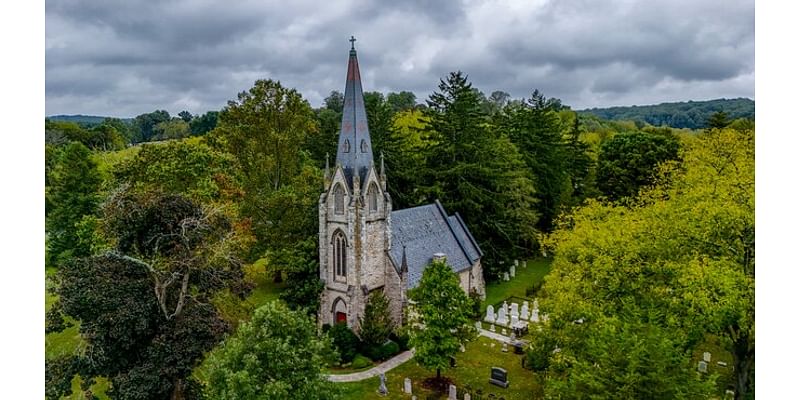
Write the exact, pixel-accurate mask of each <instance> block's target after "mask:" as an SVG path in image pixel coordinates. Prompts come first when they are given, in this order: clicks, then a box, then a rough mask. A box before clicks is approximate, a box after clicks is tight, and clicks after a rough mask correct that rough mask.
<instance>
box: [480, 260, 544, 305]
mask: <svg viewBox="0 0 800 400" xmlns="http://www.w3.org/2000/svg"><path fill="white" fill-rule="evenodd" d="M551 262H553V260H552V259H550V258H537V259H535V260H528V267H527V268H523V267H522V264H521V263H520V266H519V267H517V271H516V276H515V277H514V278H511V280H510V281H508V282H503V281H500V282H494V283H490V284H488V285H486V300H484V302H483V304H481V315H485V314H486V306H488V305H489V304H492V305H496V304H498V303H502V302H503V300H505V299H507V298H509V297H511V296H517V297H525V289H527V288H529V287H531V286H533V284H534V283H536V282H539V281H542V280H544V277H545V275H547V274H548V273H549V272H550V263H551Z"/></svg>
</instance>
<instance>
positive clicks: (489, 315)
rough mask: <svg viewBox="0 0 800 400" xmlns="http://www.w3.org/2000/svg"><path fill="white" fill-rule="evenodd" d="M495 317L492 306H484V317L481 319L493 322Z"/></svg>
mask: <svg viewBox="0 0 800 400" xmlns="http://www.w3.org/2000/svg"><path fill="white" fill-rule="evenodd" d="M496 319H497V317H496V316H495V315H494V306H493V305H491V304H489V305H488V306H487V307H486V318H484V319H483V320H484V321H486V322H488V323H490V324H493V323H494V321H495V320H496Z"/></svg>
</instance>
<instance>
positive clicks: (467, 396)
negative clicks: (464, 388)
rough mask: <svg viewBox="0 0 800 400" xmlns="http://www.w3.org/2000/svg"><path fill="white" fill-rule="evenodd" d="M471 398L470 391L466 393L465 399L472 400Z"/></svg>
mask: <svg viewBox="0 0 800 400" xmlns="http://www.w3.org/2000/svg"><path fill="white" fill-rule="evenodd" d="M471 399H472V396H470V395H469V393H464V400H471Z"/></svg>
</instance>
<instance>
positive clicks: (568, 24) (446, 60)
mask: <svg viewBox="0 0 800 400" xmlns="http://www.w3.org/2000/svg"><path fill="white" fill-rule="evenodd" d="M45 31H46V33H45V36H46V40H45V41H46V53H45V55H46V58H45V67H46V79H45V89H46V113H47V114H48V115H51V114H62V113H65V114H74V113H83V114H99V115H114V116H124V117H128V116H135V115H138V114H141V113H144V112H149V111H152V110H155V109H162V108H163V109H167V110H168V111H170V113H173V114H174V113H177V112H179V111H181V110H184V109H187V110H189V111H191V112H193V113H202V112H205V111H207V110H216V109H220V108H222V107H223V106H224V105H225V104H226V102H227V101H228V100H230V99H234V98H235V97H236V94H237V93H238V92H241V91H243V90H247V89H248V88H249V87H251V86H252V84H253V82H254V81H255V80H256V79H259V78H272V79H276V80H280V81H281V82H282V83H283V84H284V85H286V86H291V87H295V88H297V89H298V90H299V91H300V92H301V93H302V94H303V95H304V96H305V97H306V98H308V99H309V101H311V103H312V104H313V105H315V106H317V105H320V104H321V102H322V99H323V98H324V97H325V96H326V95H327V94H328V93H329V92H330V91H331V90H342V89H343V87H344V75H345V69H346V61H347V50H348V48H349V43H348V42H347V38H349V37H350V35H351V34H352V35H355V36H356V37H357V38H358V42H357V43H356V46H357V47H358V50H359V61H360V63H361V67H362V79H363V81H364V87H365V90H379V91H383V92H387V91H400V90H410V91H413V92H414V93H416V94H417V97H418V98H419V99H420V100H423V99H424V98H426V97H427V96H428V95H429V94H430V93H431V92H432V91H433V90H435V89H436V86H437V84H438V82H439V79H440V78H442V77H444V76H445V75H446V74H447V73H448V72H450V71H455V70H462V71H464V72H465V73H467V74H468V75H469V76H470V79H471V80H472V82H473V83H474V85H475V86H476V87H478V88H480V89H481V90H483V91H484V92H486V93H490V92H491V91H493V90H505V91H507V92H509V93H511V95H512V96H513V97H517V98H519V97H525V96H528V95H529V94H530V93H531V92H532V91H533V89H535V88H538V89H540V90H542V91H544V93H545V95H547V96H549V97H558V98H561V99H562V100H563V101H564V102H565V103H566V104H569V105H571V106H573V107H574V108H583V107H595V106H597V107H602V106H610V105H625V104H651V103H658V102H662V101H680V100H689V99H694V100H702V99H710V98H719V97H740V96H744V97H751V98H753V97H754V91H755V74H754V68H755V67H754V64H755V24H754V4H753V3H752V1H749V2H748V1H733V0H731V1H716V0H714V1H711V0H709V1H674V0H670V1H655V0H650V1H630V0H615V1H606V2H597V1H555V0H551V1H547V0H540V1H531V0H513V1H504V2H498V1H478V0H463V1H424V0H416V1H411V2H395V1H364V0H348V1H343V2H316V1H307V0H301V1H291V2H289V1H283V2H270V1H266V2H265V1H263V0H261V1H251V0H247V1H237V2H233V3H227V4H226V3H223V2H218V1H206V0H194V1H192V0H171V1H137V2H131V1H112V0H105V1H91V0H53V1H48V2H47V3H46V15H45Z"/></svg>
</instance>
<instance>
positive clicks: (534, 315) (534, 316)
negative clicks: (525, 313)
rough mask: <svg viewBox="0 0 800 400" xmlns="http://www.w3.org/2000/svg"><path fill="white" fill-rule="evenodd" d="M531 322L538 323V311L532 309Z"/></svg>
mask: <svg viewBox="0 0 800 400" xmlns="http://www.w3.org/2000/svg"><path fill="white" fill-rule="evenodd" d="M531 322H539V309H538V308H534V309H533V312H532V313H531Z"/></svg>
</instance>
